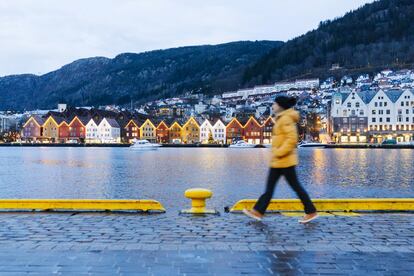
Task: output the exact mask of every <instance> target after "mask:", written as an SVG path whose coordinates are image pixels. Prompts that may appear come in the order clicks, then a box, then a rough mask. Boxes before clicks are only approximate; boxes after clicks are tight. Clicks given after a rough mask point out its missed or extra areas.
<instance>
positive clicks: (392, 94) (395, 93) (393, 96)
mask: <svg viewBox="0 0 414 276" xmlns="http://www.w3.org/2000/svg"><path fill="white" fill-rule="evenodd" d="M384 93H385V95H387V97H388V98H389V99H390V100H391V101H392V102H393V103H395V102H396V101H398V99H399V98H400V96H401V95H402V93H403V91H402V90H387V91H384Z"/></svg>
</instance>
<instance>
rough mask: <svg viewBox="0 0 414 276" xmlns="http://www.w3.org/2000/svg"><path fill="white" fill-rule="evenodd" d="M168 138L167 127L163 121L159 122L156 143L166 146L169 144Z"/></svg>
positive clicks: (168, 131)
mask: <svg viewBox="0 0 414 276" xmlns="http://www.w3.org/2000/svg"><path fill="white" fill-rule="evenodd" d="M169 138H170V130H169V127H168V125H167V124H166V123H165V122H164V121H161V122H160V123H159V124H158V125H157V143H162V144H166V143H168V142H169Z"/></svg>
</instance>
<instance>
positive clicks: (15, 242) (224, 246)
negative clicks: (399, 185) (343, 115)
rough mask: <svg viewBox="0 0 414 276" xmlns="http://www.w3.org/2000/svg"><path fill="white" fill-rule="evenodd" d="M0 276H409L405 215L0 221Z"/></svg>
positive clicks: (413, 263)
mask: <svg viewBox="0 0 414 276" xmlns="http://www.w3.org/2000/svg"><path fill="white" fill-rule="evenodd" d="M0 224H1V228H0V248H1V249H0V256H1V258H0V271H2V274H1V275H22V274H24V273H33V274H39V275H48V274H64V275H67V274H72V275H87V274H92V275H94V274H106V275H137V274H140V273H141V274H152V275H177V274H181V275H193V274H216V275H235V274H242V273H244V274H256V275H272V274H273V275H302V274H321V275H322V274H342V275H413V273H414V214H411V213H398V214H392V213H386V214H379V213H374V214H362V215H360V216H323V217H321V218H320V219H318V220H317V221H315V223H311V224H308V225H301V224H299V223H297V218H296V217H289V216H284V215H279V214H272V215H269V216H268V217H267V218H266V219H265V221H264V222H254V221H251V220H250V219H249V218H247V217H244V216H243V215H240V214H229V213H221V215H220V216H214V215H210V216H202V217H194V216H188V215H178V213H177V212H174V211H171V212H169V213H165V214H127V213H118V214H113V213H70V212H69V213H0Z"/></svg>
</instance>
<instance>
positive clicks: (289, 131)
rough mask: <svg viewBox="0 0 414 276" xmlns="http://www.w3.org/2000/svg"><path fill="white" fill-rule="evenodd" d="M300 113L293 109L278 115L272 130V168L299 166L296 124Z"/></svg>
mask: <svg viewBox="0 0 414 276" xmlns="http://www.w3.org/2000/svg"><path fill="white" fill-rule="evenodd" d="M298 121H299V113H298V112H297V111H295V110H294V109H293V108H289V109H286V110H284V111H282V112H280V113H279V114H277V115H276V119H275V124H274V126H273V130H272V159H271V161H270V167H272V168H287V167H292V166H296V165H297V164H298V154H297V151H296V145H297V143H298V130H297V127H296V123H297V122H298Z"/></svg>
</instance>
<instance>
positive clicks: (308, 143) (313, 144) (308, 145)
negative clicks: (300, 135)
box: [298, 142, 327, 148]
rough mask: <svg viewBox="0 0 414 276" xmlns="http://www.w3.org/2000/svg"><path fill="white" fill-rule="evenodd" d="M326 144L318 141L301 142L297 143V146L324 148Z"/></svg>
mask: <svg viewBox="0 0 414 276" xmlns="http://www.w3.org/2000/svg"><path fill="white" fill-rule="evenodd" d="M326 145H327V144H323V143H318V142H302V143H300V144H299V145H298V148H325V147H326Z"/></svg>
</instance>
